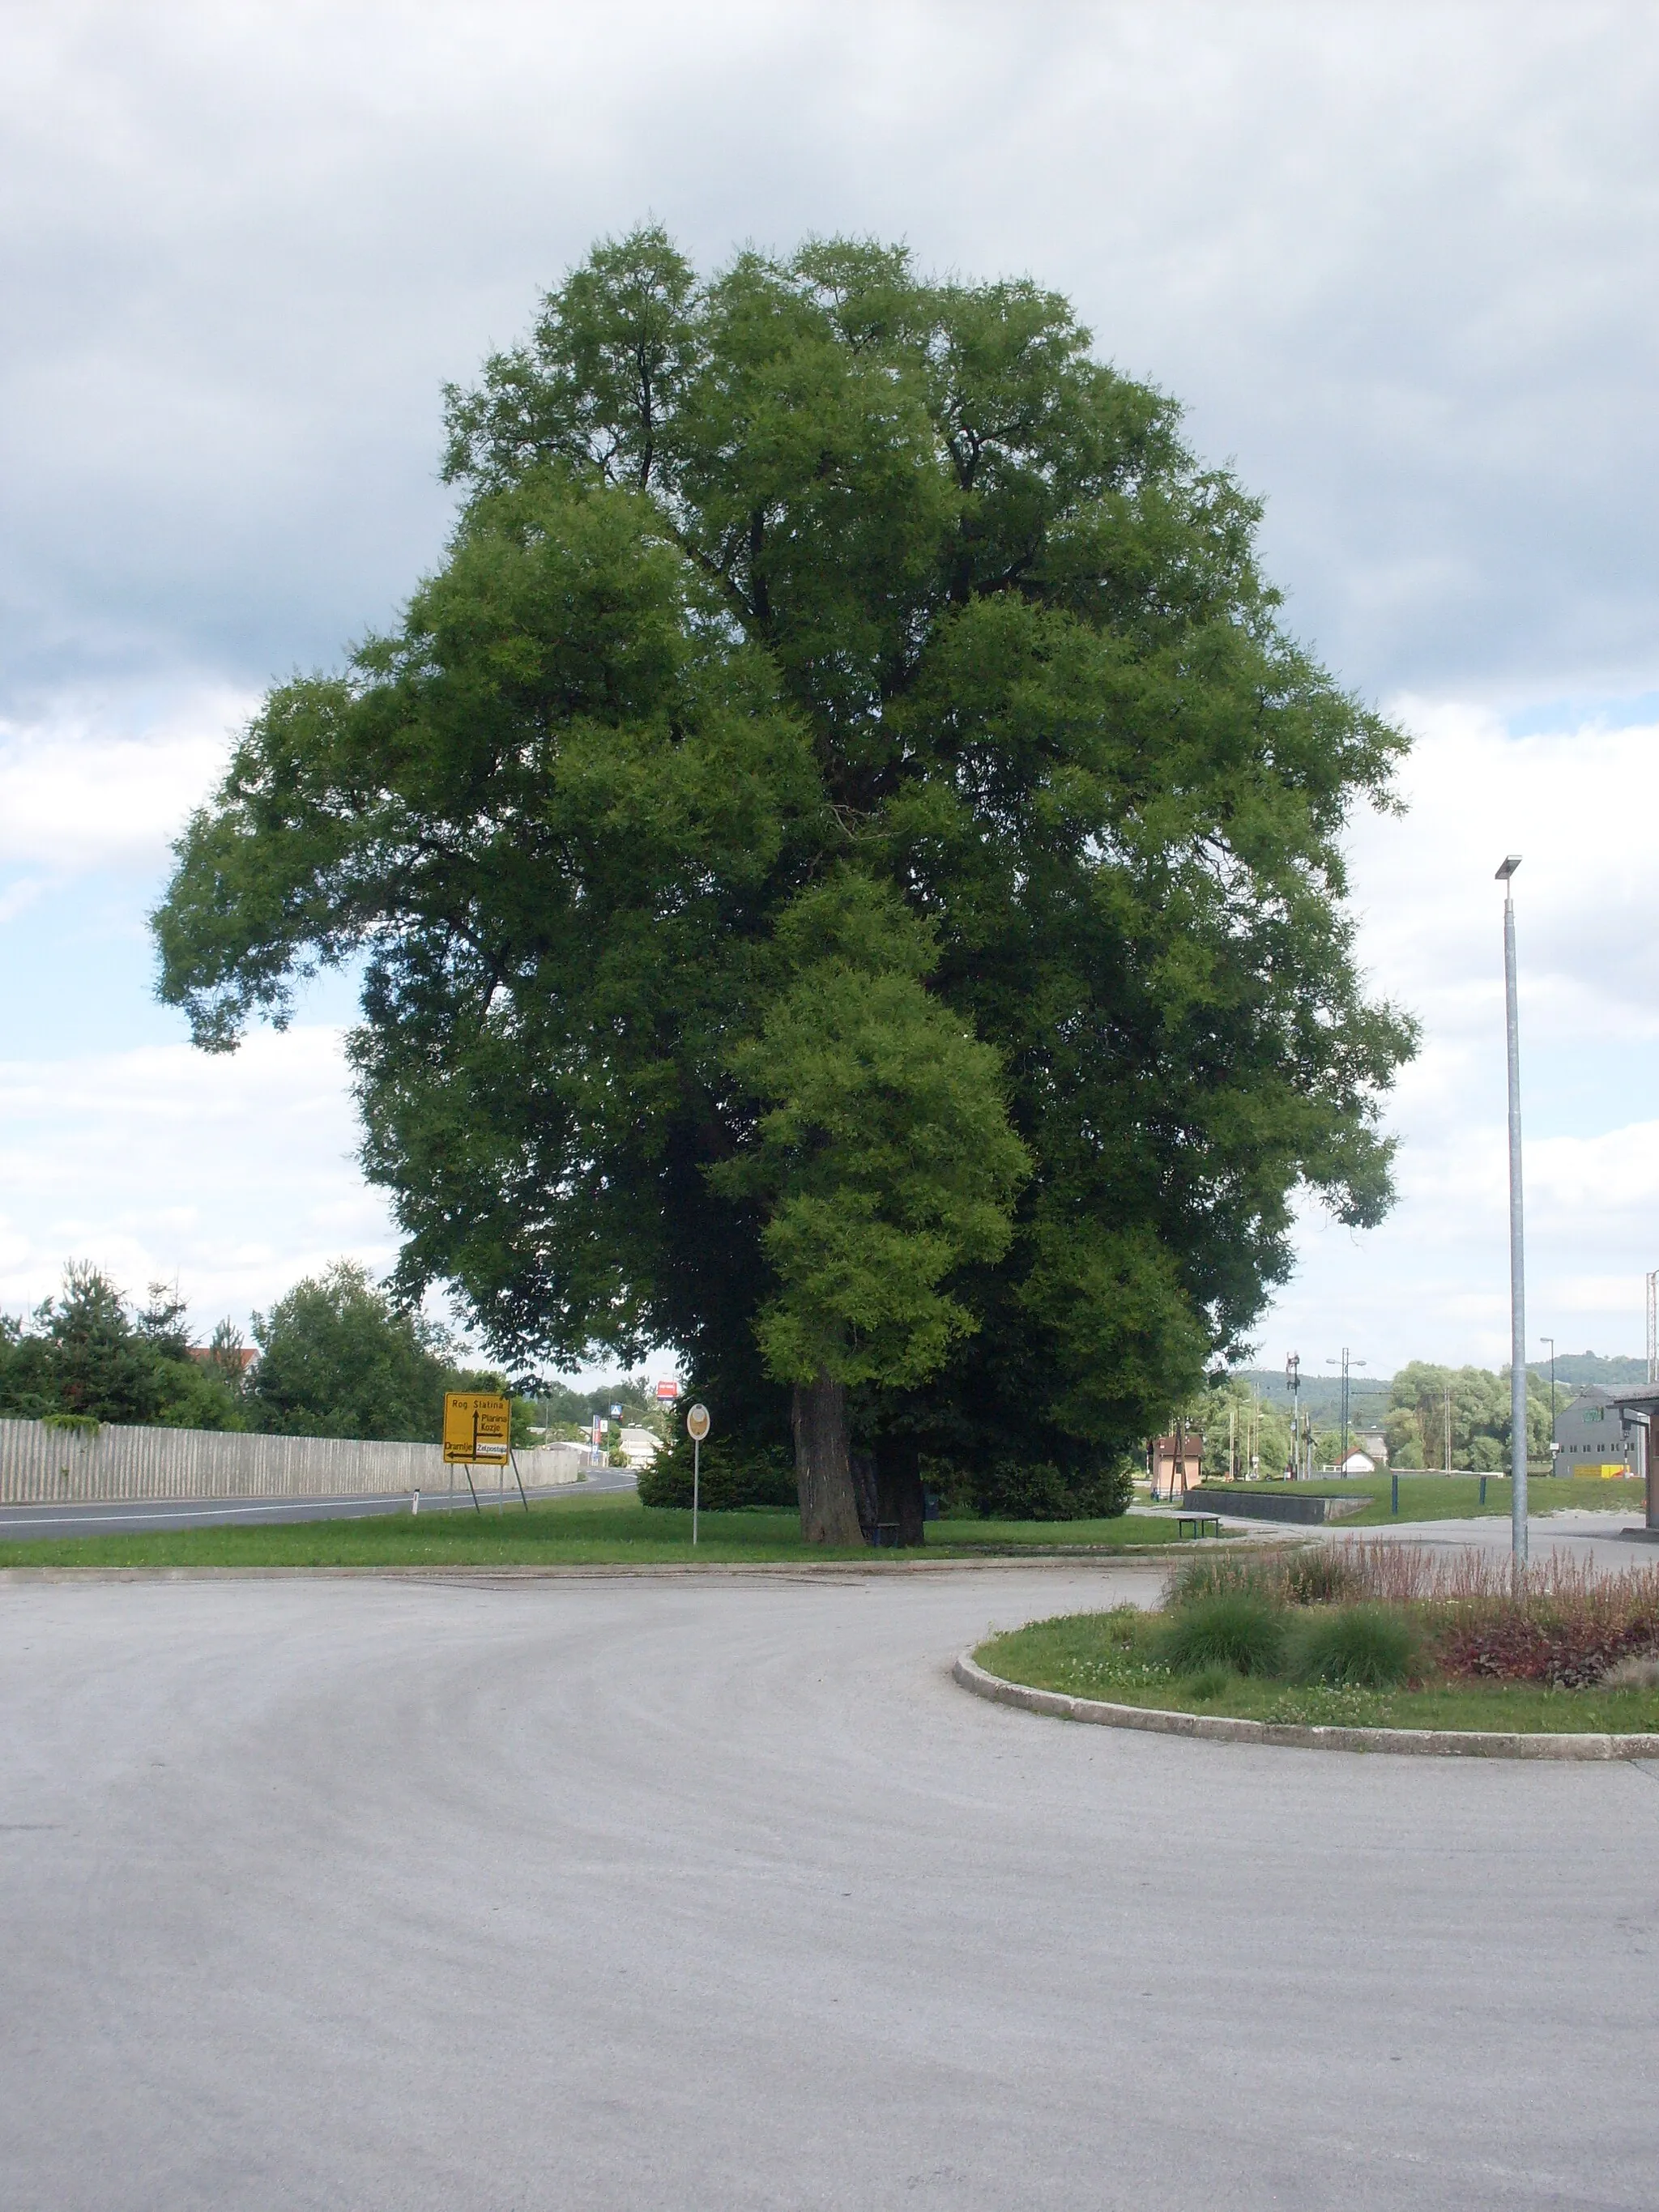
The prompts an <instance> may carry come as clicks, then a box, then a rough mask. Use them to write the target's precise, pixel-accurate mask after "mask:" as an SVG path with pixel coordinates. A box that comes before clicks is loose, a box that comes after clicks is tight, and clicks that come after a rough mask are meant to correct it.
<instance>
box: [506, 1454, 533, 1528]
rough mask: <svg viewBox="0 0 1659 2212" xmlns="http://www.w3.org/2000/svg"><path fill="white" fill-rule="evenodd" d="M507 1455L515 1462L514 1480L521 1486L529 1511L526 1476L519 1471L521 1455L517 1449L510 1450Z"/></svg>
mask: <svg viewBox="0 0 1659 2212" xmlns="http://www.w3.org/2000/svg"><path fill="white" fill-rule="evenodd" d="M507 1457H508V1458H509V1459H510V1460H511V1461H512V1462H513V1481H514V1482H516V1483H517V1484H518V1486H519V1496H520V1498H523V1499H524V1510H525V1511H526V1513H528V1512H529V1510H530V1500H529V1499H528V1498H525V1494H524V1477H523V1476H522V1475H521V1474H520V1472H519V1455H518V1454H517V1452H515V1451H510V1452H508V1454H507Z"/></svg>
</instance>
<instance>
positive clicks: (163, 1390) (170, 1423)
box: [0, 1261, 247, 1429]
mask: <svg viewBox="0 0 1659 2212" xmlns="http://www.w3.org/2000/svg"><path fill="white" fill-rule="evenodd" d="M185 1322H186V1314H185V1307H184V1305H183V1304H182V1303H181V1302H180V1301H179V1298H178V1297H177V1296H176V1295H174V1294H173V1293H171V1292H169V1291H168V1290H167V1286H166V1285H163V1284H159V1283H152V1284H151V1285H150V1290H149V1304H148V1305H147V1306H146V1307H144V1308H143V1310H142V1311H141V1312H139V1313H137V1315H134V1314H133V1313H132V1312H131V1310H130V1309H129V1306H128V1304H127V1301H126V1300H125V1298H124V1297H123V1296H122V1294H121V1292H120V1291H118V1289H117V1288H116V1286H115V1285H114V1284H113V1283H112V1282H111V1281H110V1279H109V1278H108V1277H107V1276H106V1275H105V1274H103V1273H100V1270H99V1269H98V1268H96V1267H92V1266H90V1265H89V1264H87V1263H85V1262H82V1261H70V1264H69V1265H68V1266H67V1267H65V1268H64V1287H63V1290H62V1291H61V1292H60V1293H59V1294H58V1297H52V1298H47V1299H46V1300H45V1302H44V1303H43V1304H40V1306H38V1307H37V1308H36V1309H35V1310H34V1312H33V1315H32V1316H30V1317H29V1320H28V1321H27V1322H26V1323H25V1322H14V1321H7V1322H3V1323H0V1414H10V1415H12V1416H14V1417H20V1418H22V1419H59V1420H60V1421H61V1420H72V1421H73V1422H75V1423H76V1425H83V1426H89V1427H93V1428H96V1427H97V1426H98V1425H100V1424H101V1423H103V1422H110V1423H112V1424H117V1425H129V1426H134V1425H137V1426H143V1425H157V1426H161V1427H167V1428H205V1429H239V1428H245V1427H246V1425H247V1423H246V1418H245V1414H244V1411H243V1407H242V1402H241V1393H240V1372H239V1373H238V1375H237V1376H236V1377H235V1378H234V1381H233V1380H232V1378H230V1377H229V1376H228V1375H225V1374H222V1373H221V1372H218V1371H216V1370H214V1369H213V1368H211V1367H210V1366H208V1367H204V1365H202V1364H199V1363H198V1362H197V1360H195V1359H194V1358H192V1357H191V1348H190V1341H189V1335H188V1331H187V1329H186V1326H185Z"/></svg>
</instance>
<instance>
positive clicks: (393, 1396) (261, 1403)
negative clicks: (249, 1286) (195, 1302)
mask: <svg viewBox="0 0 1659 2212" xmlns="http://www.w3.org/2000/svg"><path fill="white" fill-rule="evenodd" d="M253 1337H254V1341H255V1343H256V1344H258V1347H259V1358H258V1363H257V1364H256V1365H255V1367H254V1369H253V1371H252V1375H251V1376H250V1377H249V1380H248V1385H247V1396H248V1402H249V1405H250V1407H251V1409H252V1413H253V1416H254V1419H255V1423H256V1425H258V1427H259V1428H261V1429H264V1430H266V1431H270V1432H272V1433H274V1434H276V1435H278V1436H294V1437H363V1438H367V1439H368V1440H369V1441H370V1442H384V1441H386V1440H388V1439H401V1440H406V1441H408V1442H410V1443H435V1442H436V1441H437V1439H438V1438H439V1437H441V1435H442V1433H443V1410H444V1394H445V1392H446V1391H448V1390H488V1389H502V1388H504V1387H505V1385H504V1383H503V1379H502V1377H501V1376H499V1375H492V1374H474V1373H471V1372H469V1371H468V1370H465V1369H463V1368H461V1367H459V1365H458V1364H457V1363H456V1360H455V1358H454V1346H453V1343H452V1341H451V1340H450V1338H449V1336H448V1334H447V1332H446V1331H445V1330H444V1329H443V1328H441V1327H439V1326H438V1325H437V1324H436V1323H435V1322H430V1321H428V1320H427V1319H426V1318H425V1317H424V1316H422V1315H421V1314H419V1313H416V1312H411V1311H410V1310H408V1309H406V1308H404V1307H402V1306H399V1305H398V1304H396V1303H395V1302H394V1301H393V1300H392V1298H390V1297H388V1296H387V1295H386V1291H383V1290H382V1289H381V1288H380V1286H379V1285H377V1284H375V1283H374V1282H372V1281H371V1280H370V1279H369V1277H368V1274H367V1273H365V1272H364V1270H363V1269H362V1267H359V1266H358V1265H357V1264H356V1262H355V1261H350V1260H339V1261H336V1262H335V1264H334V1265H333V1266H332V1267H329V1268H327V1269H325V1272H324V1273H322V1274H321V1275H315V1276H307V1278H306V1279H304V1280H303V1281H301V1282H298V1283H296V1284H295V1285H294V1287H293V1289H292V1290H291V1291H288V1292H286V1294H285V1295H284V1296H283V1297H280V1298H278V1299H277V1301H276V1304H275V1305H273V1306H272V1308H271V1309H270V1312H269V1313H268V1314H255V1315H254V1316H253ZM527 1433H528V1431H527V1429H526V1428H523V1427H522V1425H521V1433H520V1435H518V1436H515V1437H514V1441H515V1442H520V1441H524V1440H525V1439H526V1437H527Z"/></svg>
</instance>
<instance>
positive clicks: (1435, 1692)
mask: <svg viewBox="0 0 1659 2212" xmlns="http://www.w3.org/2000/svg"><path fill="white" fill-rule="evenodd" d="M1161 1626H1162V1616H1160V1615H1158V1614H1156V1613H1143V1612H1141V1611H1140V1610H1139V1609H1138V1608H1137V1607H1133V1606H1123V1607H1119V1608H1118V1609H1117V1610H1116V1611H1115V1612H1113V1613H1067V1614H1065V1615H1063V1616H1061V1617H1060V1619H1058V1620H1038V1621H1033V1622H1032V1623H1031V1625H1030V1626H1029V1627H1027V1628H1017V1629H1014V1630H1012V1631H1011V1632H1009V1633H1008V1634H1006V1635H1003V1636H994V1637H992V1638H990V1640H989V1641H988V1642H987V1643H985V1644H981V1645H980V1647H979V1649H978V1650H976V1651H975V1654H974V1656H975V1659H976V1660H977V1661H978V1662H979V1664H980V1665H981V1667H983V1668H986V1669H987V1672H988V1673H990V1674H1000V1675H1001V1676H1002V1677H1003V1678H1004V1679H1005V1680H1007V1681H1010V1682H1024V1683H1025V1684H1027V1685H1028V1686H1030V1688H1032V1689H1036V1690H1060V1691H1063V1692H1065V1693H1066V1695H1067V1696H1069V1697H1073V1698H1097V1699H1103V1701H1105V1702H1106V1703H1108V1704H1110V1705H1143V1706H1155V1707H1160V1708H1162V1709H1164V1711H1176V1712H1200V1713H1223V1714H1226V1715H1228V1716H1229V1717H1232V1718H1235V1719H1238V1720H1249V1721H1280V1722H1283V1721H1290V1722H1296V1723H1300V1724H1301V1725H1303V1726H1304V1727H1313V1728H1420V1729H1502V1730H1505V1731H1510V1732H1513V1733H1515V1734H1517V1735H1520V1734H1524V1735H1604V1734H1605V1735H1626V1734H1638V1735H1640V1734H1649V1733H1653V1732H1659V1690H1641V1689H1632V1690H1608V1689H1599V1688H1598V1689H1587V1690H1557V1689H1550V1688H1547V1687H1545V1686H1543V1685H1541V1684H1538V1683H1532V1682H1468V1681H1457V1682H1430V1683H1428V1684H1425V1686H1424V1687H1422V1688H1421V1689H1411V1690H1403V1689H1402V1690H1362V1689H1355V1688H1341V1689H1338V1688H1334V1687H1328V1686H1324V1685H1311V1686H1300V1685H1295V1684H1291V1683H1288V1682H1284V1681H1278V1680H1272V1679H1270V1678H1265V1677H1261V1676H1256V1675H1243V1674H1232V1673H1231V1672H1229V1671H1226V1670H1225V1669H1221V1668H1213V1667H1206V1668H1200V1669H1197V1670H1195V1671H1194V1672H1193V1673H1191V1674H1180V1673H1176V1672H1174V1671H1172V1670H1171V1669H1170V1668H1168V1667H1165V1666H1163V1665H1160V1664H1159V1663H1158V1660H1157V1658H1156V1657H1155V1656H1154V1639H1155V1638H1156V1637H1157V1636H1158V1633H1159V1632H1160V1628H1161Z"/></svg>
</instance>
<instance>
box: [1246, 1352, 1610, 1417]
mask: <svg viewBox="0 0 1659 2212" xmlns="http://www.w3.org/2000/svg"><path fill="white" fill-rule="evenodd" d="M1457 1364H1458V1365H1460V1366H1461V1365H1462V1364H1463V1363H1462V1361H1461V1360H1460V1361H1459V1362H1458V1363H1457ZM1530 1366H1531V1372H1532V1373H1533V1374H1534V1375H1535V1376H1538V1378H1539V1380H1540V1381H1541V1382H1542V1383H1547V1382H1548V1381H1549V1379H1550V1364H1549V1362H1548V1360H1547V1359H1534V1360H1533V1361H1532V1362H1531V1363H1530ZM1234 1371H1235V1373H1236V1374H1237V1377H1238V1379H1239V1380H1240V1381H1241V1382H1243V1383H1255V1386H1256V1388H1257V1389H1258V1390H1260V1391H1261V1395H1262V1396H1263V1398H1264V1399H1266V1400H1267V1402H1268V1404H1270V1405H1273V1406H1279V1407H1285V1408H1287V1409H1288V1407H1289V1406H1290V1402H1291V1394H1290V1392H1289V1391H1288V1390H1287V1389H1285V1370H1284V1369H1283V1368H1282V1367H1243V1368H1238V1369H1236V1370H1234ZM1494 1371H1498V1370H1494ZM1647 1372H1648V1367H1647V1362H1646V1360H1644V1359H1627V1358H1622V1357H1620V1356H1619V1355H1617V1354H1610V1353H1603V1352H1559V1353H1558V1354H1557V1356H1556V1361H1555V1380H1556V1384H1557V1386H1558V1388H1559V1389H1563V1390H1582V1389H1583V1388H1584V1386H1585V1384H1586V1383H1643V1382H1645V1381H1646V1380H1647ZM1393 1381H1394V1377H1393V1376H1391V1375H1369V1374H1366V1373H1365V1372H1364V1370H1362V1369H1359V1368H1355V1369H1354V1370H1352V1372H1351V1374H1350V1376H1349V1378H1348V1422H1349V1425H1350V1427H1352V1428H1356V1429H1358V1428H1373V1427H1376V1426H1377V1425H1380V1424H1381V1422H1382V1419H1383V1414H1384V1413H1386V1412H1387V1411H1388V1408H1389V1388H1390V1386H1391V1385H1392V1383H1393ZM1301 1402H1302V1410H1303V1412H1304V1413H1310V1414H1311V1415H1312V1416H1313V1419H1314V1420H1315V1421H1316V1423H1317V1424H1319V1425H1321V1426H1324V1425H1327V1424H1328V1423H1335V1422H1337V1421H1340V1419H1341V1418H1342V1377H1341V1376H1340V1374H1336V1375H1330V1374H1326V1373H1324V1372H1319V1373H1316V1374H1311V1375H1310V1373H1309V1372H1308V1370H1307V1369H1306V1368H1304V1370H1302V1399H1301Z"/></svg>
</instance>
